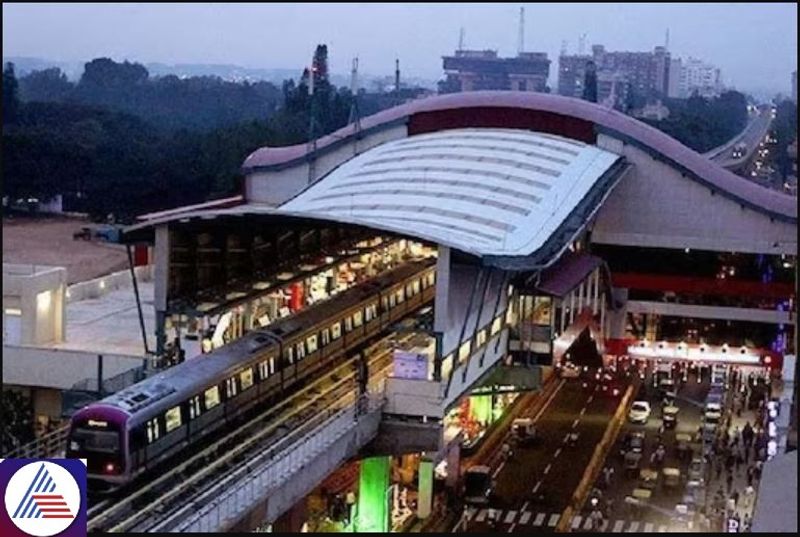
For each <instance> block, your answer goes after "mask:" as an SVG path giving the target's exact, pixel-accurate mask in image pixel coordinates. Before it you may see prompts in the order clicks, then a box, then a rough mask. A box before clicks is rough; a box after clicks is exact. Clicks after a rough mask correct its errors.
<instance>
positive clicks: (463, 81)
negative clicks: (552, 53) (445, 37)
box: [439, 50, 550, 93]
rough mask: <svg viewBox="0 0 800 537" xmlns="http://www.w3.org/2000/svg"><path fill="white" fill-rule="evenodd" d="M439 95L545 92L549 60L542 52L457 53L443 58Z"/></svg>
mask: <svg viewBox="0 0 800 537" xmlns="http://www.w3.org/2000/svg"><path fill="white" fill-rule="evenodd" d="M442 59H443V64H444V71H445V80H443V81H442V82H440V84H439V91H440V93H454V92H459V91H477V90H512V91H540V92H544V91H547V77H548V76H549V75H550V60H549V59H547V53H545V52H520V53H519V54H518V55H517V56H516V57H514V58H500V57H498V56H497V51H496V50H457V51H456V52H455V55H453V56H444V57H443V58H442Z"/></svg>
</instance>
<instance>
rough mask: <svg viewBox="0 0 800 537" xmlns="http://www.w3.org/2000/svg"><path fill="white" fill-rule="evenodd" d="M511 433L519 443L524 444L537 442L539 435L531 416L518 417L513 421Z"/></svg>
mask: <svg viewBox="0 0 800 537" xmlns="http://www.w3.org/2000/svg"><path fill="white" fill-rule="evenodd" d="M511 434H512V436H513V438H514V440H515V441H516V442H517V444H518V445H521V446H524V445H528V444H533V443H535V442H536V440H537V438H538V437H539V435H538V434H537V431H536V426H535V425H534V424H533V420H532V419H531V418H517V419H515V420H514V421H513V422H512V423H511Z"/></svg>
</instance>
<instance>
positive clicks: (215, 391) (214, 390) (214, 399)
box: [203, 386, 219, 410]
mask: <svg viewBox="0 0 800 537" xmlns="http://www.w3.org/2000/svg"><path fill="white" fill-rule="evenodd" d="M203 395H204V397H205V400H206V410H211V409H212V408H214V407H215V406H217V405H218V404H219V386H212V387H211V388H209V389H207V390H206V391H205V393H204V394H203Z"/></svg>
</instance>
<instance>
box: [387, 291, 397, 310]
mask: <svg viewBox="0 0 800 537" xmlns="http://www.w3.org/2000/svg"><path fill="white" fill-rule="evenodd" d="M396 304H397V296H396V295H395V294H394V293H392V294H391V295H389V309H392V308H393V307H395V305H396Z"/></svg>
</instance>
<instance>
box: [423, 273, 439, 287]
mask: <svg viewBox="0 0 800 537" xmlns="http://www.w3.org/2000/svg"><path fill="white" fill-rule="evenodd" d="M425 278H426V279H427V280H428V287H433V285H434V284H435V283H436V273H435V272H429V273H428V275H427V276H426V277H425Z"/></svg>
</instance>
